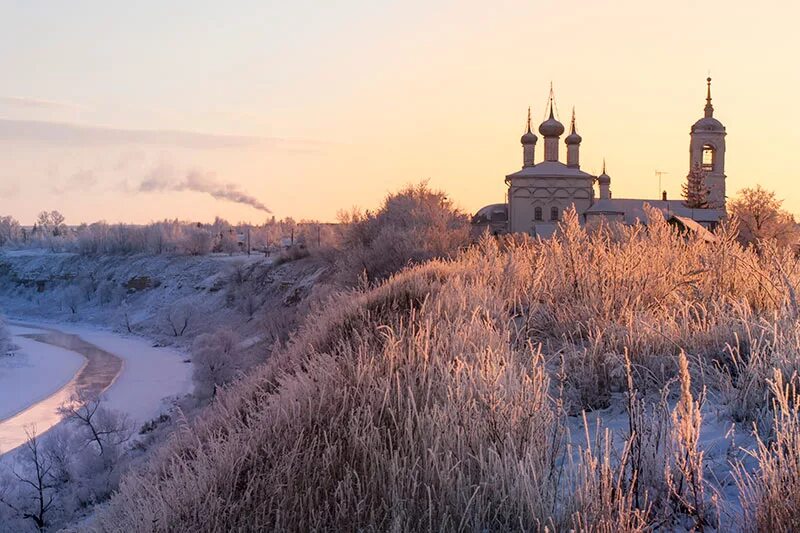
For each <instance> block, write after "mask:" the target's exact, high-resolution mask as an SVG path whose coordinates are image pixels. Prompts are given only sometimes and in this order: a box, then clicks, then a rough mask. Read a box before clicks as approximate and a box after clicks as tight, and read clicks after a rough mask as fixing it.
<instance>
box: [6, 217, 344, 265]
mask: <svg viewBox="0 0 800 533" xmlns="http://www.w3.org/2000/svg"><path fill="white" fill-rule="evenodd" d="M337 242H338V231H337V228H336V224H329V223H324V222H318V221H306V220H302V221H299V222H296V221H295V220H293V219H292V218H285V219H281V220H276V219H275V218H274V217H273V218H272V220H269V221H267V222H265V223H264V224H261V225H250V224H231V223H230V222H228V221H227V220H224V219H221V218H219V217H217V218H216V219H215V220H214V222H212V223H210V224H204V223H200V222H197V223H195V222H186V221H180V220H177V219H174V220H163V221H161V222H152V223H150V224H144V225H136V224H109V223H107V222H102V221H101V222H94V223H92V224H85V223H83V224H80V225H78V226H72V227H71V226H67V225H66V224H65V219H64V217H63V216H62V215H61V214H60V213H59V212H58V211H52V212H44V211H43V212H42V213H41V214H40V215H39V217H38V218H37V222H36V224H34V225H33V227H32V228H26V227H23V226H21V225H20V223H19V222H18V221H17V220H15V219H14V218H13V217H10V216H4V217H0V246H3V247H6V248H45V249H48V250H51V251H54V252H73V253H79V254H85V255H92V254H132V253H148V254H153V255H159V254H187V255H205V254H209V253H215V252H216V253H229V254H233V253H237V252H246V251H248V250H252V251H260V252H270V251H275V250H279V249H285V248H288V247H291V246H299V247H302V248H321V247H328V246H333V245H335V243H337Z"/></svg>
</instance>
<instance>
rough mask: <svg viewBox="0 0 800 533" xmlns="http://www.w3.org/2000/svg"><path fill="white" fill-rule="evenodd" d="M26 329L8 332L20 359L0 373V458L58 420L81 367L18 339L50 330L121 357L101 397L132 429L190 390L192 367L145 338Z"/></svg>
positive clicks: (65, 355) (83, 329)
mask: <svg viewBox="0 0 800 533" xmlns="http://www.w3.org/2000/svg"><path fill="white" fill-rule="evenodd" d="M26 324H28V325H29V326H30V327H21V326H16V325H15V326H12V328H11V329H12V334H13V335H14V342H15V343H16V344H18V345H19V346H20V354H21V355H20V356H19V357H15V358H14V360H15V361H16V362H15V363H13V364H8V365H7V366H5V367H2V369H0V454H1V453H5V452H8V451H10V450H12V449H14V448H16V447H17V446H19V445H20V444H22V443H24V442H25V440H26V439H27V436H26V432H25V431H26V428H30V427H35V429H36V431H37V433H40V434H41V433H43V432H45V431H47V430H48V429H50V428H51V427H53V426H54V425H55V424H57V423H58V422H59V421H60V417H59V415H58V412H57V409H58V407H59V406H60V405H61V404H63V403H64V402H65V401H67V400H68V399H69V397H70V396H71V394H72V393H73V392H74V387H73V385H74V383H73V381H74V377H75V375H76V374H77V373H78V372H79V371H80V370H81V368H82V367H83V364H84V362H85V358H84V357H82V356H81V355H79V354H77V353H75V352H71V351H69V350H65V349H63V348H57V347H55V346H51V345H49V344H46V343H43V342H37V341H34V340H32V339H28V338H25V337H22V336H20V335H23V334H30V333H34V334H35V333H42V332H43V330H44V328H46V329H49V330H53V329H55V330H57V331H60V332H63V333H67V334H74V335H78V336H79V337H81V338H82V339H83V340H84V341H86V342H88V343H90V344H93V345H95V346H97V347H98V348H101V349H103V350H106V351H108V352H111V353H112V354H114V355H116V356H118V357H119V358H121V359H122V360H123V367H122V371H121V372H120V374H119V375H118V376H117V378H116V379H115V380H114V382H113V383H112V384H111V386H110V387H109V388H108V389H107V390H106V392H105V393H104V398H105V399H106V401H107V402H108V404H107V405H108V406H109V407H111V408H112V409H117V410H119V411H122V412H125V413H127V414H128V415H129V416H130V418H131V419H132V421H133V422H134V423H135V424H136V425H137V426H138V425H140V424H142V423H143V422H145V421H147V420H149V419H152V418H155V417H157V416H158V415H159V413H161V412H162V411H163V410H164V408H165V406H166V405H167V404H168V403H169V401H170V399H172V398H174V397H175V396H182V395H184V394H187V393H189V392H190V391H191V386H192V381H191V365H189V364H187V363H185V362H184V360H185V356H184V355H183V354H181V353H180V352H178V351H176V350H174V349H169V348H162V347H154V346H152V345H151V343H150V342H149V341H147V340H145V339H142V338H138V337H132V336H131V337H123V336H121V335H119V334H115V333H112V332H110V331H106V330H102V329H99V328H96V327H93V326H86V325H61V324H50V323H41V322H30V321H26ZM38 328H42V329H38ZM14 413H16V414H14ZM12 415H13V416H12ZM3 417H6V418H5V420H3Z"/></svg>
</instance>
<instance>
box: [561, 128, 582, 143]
mask: <svg viewBox="0 0 800 533" xmlns="http://www.w3.org/2000/svg"><path fill="white" fill-rule="evenodd" d="M582 140H583V138H582V137H581V136H580V135H578V133H577V132H574V131H573V132H572V133H570V134H569V135H567V138H566V139H564V142H565V143H567V144H580V143H581V141H582Z"/></svg>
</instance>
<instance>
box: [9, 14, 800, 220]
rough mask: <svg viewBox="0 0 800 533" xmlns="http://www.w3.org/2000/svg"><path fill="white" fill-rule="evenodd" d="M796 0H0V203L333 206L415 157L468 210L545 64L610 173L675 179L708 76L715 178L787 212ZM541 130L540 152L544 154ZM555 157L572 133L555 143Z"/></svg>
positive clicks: (122, 209) (490, 197)
mask: <svg viewBox="0 0 800 533" xmlns="http://www.w3.org/2000/svg"><path fill="white" fill-rule="evenodd" d="M798 17H800V4H797V3H794V2H789V1H782V2H773V1H766V2H761V3H759V4H757V5H755V4H753V3H752V2H743V1H738V0H728V1H716V0H707V1H704V2H695V1H686V0H675V1H670V2H658V3H657V2H642V1H628V0H621V1H605V0H594V1H581V0H572V1H562V2H549V1H536V0H528V1H524V2H523V1H520V2H516V1H497V2H485V1H481V2H477V1H471V0H462V1H438V0H427V1H418V0H406V1H403V2H388V1H378V0H371V1H366V0H365V1H360V0H340V1H337V2H324V1H317V2H311V1H307V0H296V1H292V2H268V1H264V0H261V1H252V2H249V1H235V0H231V1H228V2H210V1H209V2H207V1H202V0H195V1H191V2H189V1H172V2H161V1H149V0H140V1H137V2H122V1H108V0H104V1H81V0H75V1H72V2H60V1H50V2H47V1H40V0H31V1H26V2H22V1H10V0H0V51H1V52H0V72H2V82H1V83H0V215H12V216H14V217H15V218H17V219H19V220H20V221H21V222H22V223H25V224H30V223H32V222H33V220H34V218H35V216H36V214H37V213H38V212H40V211H42V210H53V209H57V210H59V211H61V212H62V213H63V214H64V215H65V216H66V218H67V222H68V223H79V222H91V221H96V220H106V221H108V222H133V223H144V222H148V221H152V220H160V219H164V218H179V219H183V220H198V221H210V220H212V219H213V218H214V217H215V216H221V217H223V218H226V219H228V220H230V221H232V222H238V221H248V222H254V223H260V222H262V221H264V220H265V219H267V218H269V217H271V216H273V215H274V216H276V217H277V218H282V217H286V216H291V217H294V218H295V219H318V220H325V221H334V220H335V219H336V216H337V212H339V211H340V210H347V209H350V208H352V207H354V206H359V207H362V208H371V207H375V206H377V205H378V204H379V203H380V201H381V200H382V198H383V197H384V196H385V195H386V194H387V193H388V192H391V191H395V190H397V189H399V188H401V187H402V186H404V185H406V184H409V183H416V182H419V181H421V180H429V183H430V184H431V185H432V186H433V187H435V188H439V189H443V190H444V191H446V192H447V194H448V195H449V196H450V198H452V199H453V200H454V201H455V202H456V204H457V205H459V206H460V207H461V208H462V209H464V210H465V211H469V212H474V211H476V210H477V209H479V208H480V207H482V206H483V205H486V204H489V203H495V202H502V201H503V199H504V193H505V185H504V182H503V179H504V176H505V175H506V174H510V173H512V172H515V171H516V170H518V169H519V168H520V167H521V164H522V149H521V146H520V144H519V137H520V135H521V134H522V133H523V131H524V124H525V117H526V114H527V108H528V106H529V105H530V106H532V109H533V111H532V112H533V116H534V119H535V122H536V123H537V124H538V122H540V121H541V120H542V119H543V118H544V114H545V113H546V109H545V105H546V102H547V96H548V92H549V87H550V83H551V82H552V84H553V87H554V91H555V97H556V103H557V110H558V114H559V116H560V119H561V120H562V122H565V124H566V123H568V121H569V116H570V114H571V110H572V107H573V106H574V107H575V109H576V114H577V121H578V131H579V132H580V134H581V136H582V137H583V143H582V145H581V166H582V168H583V169H584V170H586V171H588V172H591V173H599V172H600V169H601V167H602V161H603V159H604V158H605V159H606V161H607V170H608V173H609V175H610V176H611V178H612V182H611V188H612V191H613V193H614V196H615V197H619V198H622V197H631V198H656V197H658V196H659V194H658V193H659V185H658V178H657V177H656V175H655V171H656V170H659V171H662V172H664V173H665V174H663V178H662V180H663V181H662V188H663V189H665V190H667V192H668V195H669V197H671V198H677V197H679V195H680V185H681V183H682V181H683V179H684V178H685V176H686V173H687V172H688V166H689V128H690V126H691V124H692V123H693V122H695V121H696V120H697V119H699V118H701V117H702V116H703V106H704V105H705V85H706V83H705V78H706V77H707V76H708V75H709V72H710V74H711V76H712V78H713V88H712V91H713V103H714V107H715V117H717V118H718V119H720V120H721V121H722V122H723V124H725V126H726V127H727V131H728V136H727V151H726V174H727V176H728V179H727V191H728V195H729V196H734V195H735V194H736V192H737V191H739V190H740V189H742V188H744V187H752V186H754V185H756V184H761V185H762V186H763V187H765V188H766V189H769V190H773V191H775V192H776V193H777V195H778V197H779V198H781V199H783V200H784V201H785V203H784V206H785V207H786V208H787V209H789V210H790V211H792V212H794V213H800V179H798V176H797V172H796V170H795V165H796V163H795V157H794V155H795V153H796V150H797V146H798V145H800V129H798V128H797V125H798V124H800V111H799V110H798V109H799V108H798V105H797V102H796V98H797V96H796V95H797V94H798V89H800V69H798V68H796V66H795V63H796V58H795V56H796V54H797V51H798V50H800V38H799V37H798V32H797V27H796V20H798ZM542 144H543V143H542V142H541V141H540V143H539V146H537V160H539V159H541V156H542ZM561 150H562V158H564V157H565V155H564V154H565V152H564V146H563V142H562V146H561Z"/></svg>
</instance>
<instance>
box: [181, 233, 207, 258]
mask: <svg viewBox="0 0 800 533" xmlns="http://www.w3.org/2000/svg"><path fill="white" fill-rule="evenodd" d="M213 245H214V237H213V236H212V234H211V232H210V231H209V230H208V229H206V228H203V227H195V228H191V227H190V228H189V229H188V230H186V235H185V237H184V239H183V243H182V245H181V249H182V250H183V251H184V252H185V253H187V254H189V255H205V254H207V253H209V252H211V248H212V247H213Z"/></svg>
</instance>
